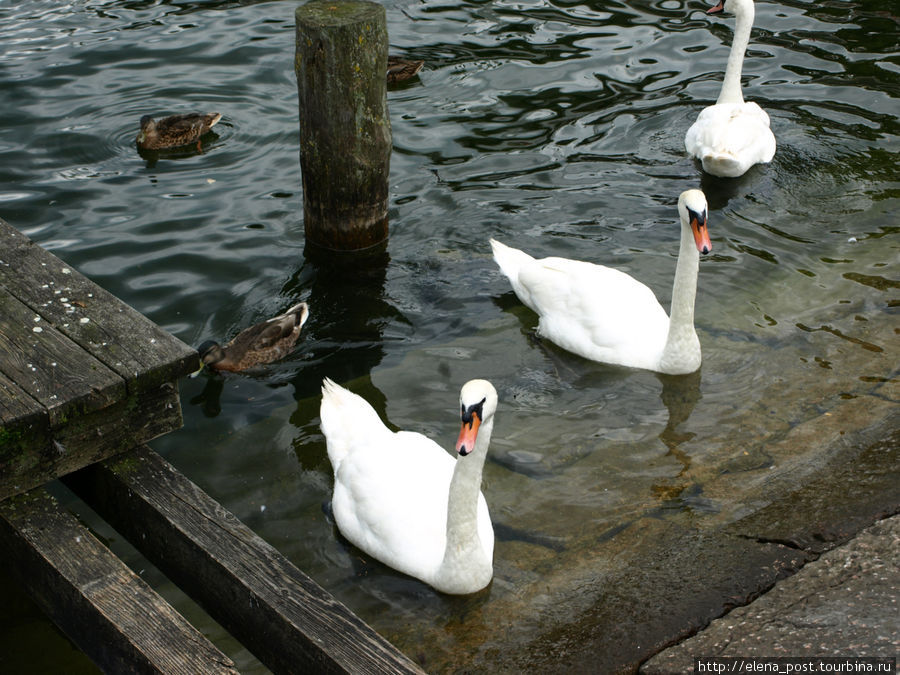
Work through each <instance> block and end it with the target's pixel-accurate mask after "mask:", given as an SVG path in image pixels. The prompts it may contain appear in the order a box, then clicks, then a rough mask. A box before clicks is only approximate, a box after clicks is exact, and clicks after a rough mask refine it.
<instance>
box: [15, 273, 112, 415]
mask: <svg viewBox="0 0 900 675" xmlns="http://www.w3.org/2000/svg"><path fill="white" fill-rule="evenodd" d="M35 319H38V320H37V321H36V320H35ZM40 319H41V317H40V316H39V315H36V314H35V313H34V312H32V311H31V309H29V308H28V307H27V306H25V305H23V304H22V303H21V302H19V301H18V300H17V299H16V298H14V297H13V296H12V295H10V294H9V293H7V292H6V291H5V290H3V289H2V288H0V354H2V358H0V372H2V373H3V374H4V375H6V376H7V377H9V378H10V379H11V380H13V381H15V383H16V384H17V385H18V386H19V387H20V388H21V389H23V390H24V391H25V392H27V393H28V394H29V395H30V396H31V397H32V398H33V399H34V400H36V401H37V402H38V403H40V404H41V405H42V406H43V407H44V408H45V409H46V410H47V414H48V416H49V418H50V425H51V426H52V427H56V426H59V425H60V424H61V423H63V422H64V421H65V420H66V419H67V418H69V417H72V416H75V415H81V414H84V413H88V412H93V411H94V410H99V409H101V408H105V407H106V406H108V405H110V404H111V403H113V402H114V401H117V400H119V399H121V398H124V397H125V382H124V380H123V379H122V378H121V377H119V376H118V375H117V374H116V373H114V372H113V371H111V370H110V369H109V368H107V367H106V366H104V365H103V364H102V363H101V362H100V361H98V360H97V359H95V358H93V357H92V356H91V355H90V354H88V353H86V352H85V351H84V350H83V349H81V347H79V346H78V345H77V344H75V343H74V342H72V341H71V340H70V339H69V338H68V337H66V336H65V335H63V334H62V333H60V332H59V331H57V330H56V329H55V328H54V327H53V326H52V325H51V324H50V323H49V322H47V321H43V320H40ZM0 422H2V423H3V424H4V425H6V424H9V423H10V422H11V420H7V419H0Z"/></svg>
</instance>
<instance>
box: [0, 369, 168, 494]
mask: <svg viewBox="0 0 900 675" xmlns="http://www.w3.org/2000/svg"><path fill="white" fill-rule="evenodd" d="M181 424H182V419H181V405H180V403H179V400H178V388H177V386H176V385H175V384H170V383H166V384H164V385H162V386H160V387H157V388H156V389H155V390H153V391H147V392H144V393H143V394H142V395H141V396H129V397H128V398H126V399H123V400H121V401H118V402H117V403H114V404H113V405H111V406H109V407H108V408H104V409H103V410H99V411H97V412H94V413H91V414H88V415H83V416H78V417H74V418H72V419H71V420H69V421H68V423H67V424H66V425H65V426H63V427H61V428H59V429H55V430H52V431H51V430H48V429H47V428H46V427H43V426H40V424H35V425H34V426H32V427H30V428H28V427H23V426H19V427H17V429H16V430H9V431H7V430H6V428H5V427H0V436H3V434H6V438H5V439H3V438H0V500H2V499H5V498H6V497H9V496H12V495H15V494H19V493H21V492H25V491H26V490H29V489H31V488H32V487H35V486H38V485H43V484H44V483H46V482H48V481H50V480H53V479H54V478H57V477H59V476H64V475H65V474H67V473H70V472H72V471H76V470H77V469H80V468H82V467H83V466H86V465H88V464H92V463H94V462H97V461H100V460H101V459H105V458H107V457H110V456H112V455H116V454H118V453H120V452H123V451H124V450H126V449H128V448H130V447H134V446H135V445H137V444H139V443H142V442H144V441H149V440H151V439H153V438H156V437H157V436H161V435H162V434H166V433H168V432H169V431H171V430H172V429H177V428H179V427H180V426H181Z"/></svg>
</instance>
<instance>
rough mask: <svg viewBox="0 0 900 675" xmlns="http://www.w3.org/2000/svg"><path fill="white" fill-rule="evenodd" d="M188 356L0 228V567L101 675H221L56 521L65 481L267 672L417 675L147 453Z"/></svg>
mask: <svg viewBox="0 0 900 675" xmlns="http://www.w3.org/2000/svg"><path fill="white" fill-rule="evenodd" d="M198 365H199V364H198V358H197V353H196V351H194V350H193V349H191V348H190V347H188V346H187V345H185V344H184V343H182V342H181V341H179V340H178V339H177V338H175V337H174V336H172V335H170V334H168V333H166V332H165V331H164V330H162V329H161V328H159V327H158V326H156V325H155V324H153V323H152V322H151V321H150V320H149V319H147V318H146V317H144V316H143V315H141V314H140V313H138V312H137V311H135V310H134V309H132V308H131V307H129V306H128V305H126V304H124V303H123V302H121V301H120V300H118V299H117V298H116V297H114V296H113V295H111V294H109V293H107V292H106V291H104V290H103V289H102V288H100V287H99V286H97V285H96V284H94V283H93V282H91V281H90V280H89V279H87V278H86V277H84V276H83V275H81V274H80V273H78V272H77V271H76V270H74V269H72V268H71V267H70V266H68V265H66V264H65V263H64V262H63V261H61V260H59V259H58V258H57V257H56V256H54V255H52V254H51V253H49V252H48V251H45V250H44V249H42V248H41V247H40V246H38V245H36V244H34V243H33V242H32V241H31V240H30V239H28V238H27V237H25V236H24V235H22V234H21V233H19V232H18V231H17V230H15V229H14V228H12V227H10V226H9V225H8V224H7V223H5V222H3V221H2V220H0V550H3V551H4V558H5V559H6V560H7V562H8V565H7V568H8V569H9V570H10V571H11V573H12V574H13V575H14V576H15V577H16V578H17V579H19V580H20V581H21V582H22V584H23V586H24V587H25V588H27V589H28V591H29V593H30V594H31V596H32V597H33V599H34V600H35V601H36V602H37V603H38V605H39V606H40V607H41V608H42V609H43V611H44V612H46V614H47V615H48V616H49V617H50V618H51V619H52V620H53V621H54V622H55V623H56V624H57V625H58V626H59V627H60V628H61V629H62V630H63V631H64V632H65V633H66V634H67V635H68V636H69V637H70V638H71V639H72V641H73V642H75V643H76V644H77V645H78V646H79V648H81V649H82V650H83V651H84V652H85V653H86V654H87V655H88V656H89V657H90V658H91V659H92V660H94V662H95V663H97V664H98V665H99V666H100V667H101V668H102V669H104V670H106V671H112V672H138V673H144V672H147V673H234V672H236V669H235V667H234V664H233V662H232V661H231V660H230V659H229V658H228V657H227V656H225V655H224V654H223V653H222V652H221V651H220V650H219V649H218V648H217V647H215V645H213V644H212V643H210V642H209V641H208V640H207V639H206V638H205V637H203V635H201V634H200V633H199V631H197V630H196V629H195V628H194V627H193V626H191V625H190V624H189V623H188V622H187V621H186V620H185V619H184V618H183V617H182V616H181V615H179V614H178V613H177V612H176V611H175V610H174V609H173V608H172V607H171V606H169V605H168V604H167V603H166V602H165V600H163V599H162V598H161V597H160V596H159V595H158V594H157V593H156V592H155V591H154V590H153V589H152V588H150V587H149V586H148V585H147V584H146V583H145V582H144V581H143V580H142V579H141V578H140V577H138V576H137V575H136V574H135V573H134V572H132V571H131V570H130V569H129V568H128V567H127V566H126V565H125V564H124V563H123V562H122V561H120V560H119V559H118V558H116V557H115V556H114V555H113V554H112V553H111V552H110V551H109V549H107V548H106V547H105V546H104V545H103V544H102V543H100V542H99V541H98V540H97V539H96V538H95V537H94V536H93V535H92V534H91V533H90V532H89V531H88V530H87V529H86V528H85V527H84V526H82V525H81V524H79V523H78V522H77V520H76V519H75V518H74V517H73V516H71V515H70V514H68V513H66V512H65V511H63V510H62V509H60V508H59V506H58V504H57V503H56V502H55V500H54V499H53V498H52V497H50V496H49V495H48V494H47V492H46V491H45V490H44V488H43V485H45V484H46V483H47V482H49V481H51V480H54V479H56V478H62V480H63V481H64V482H65V483H66V484H67V485H68V486H69V487H70V488H71V489H72V490H73V491H74V492H75V493H76V494H77V495H78V496H79V497H80V498H81V499H82V500H84V502H85V503H87V504H88V505H89V506H90V507H91V508H92V509H94V510H95V511H96V512H97V513H98V514H99V515H100V516H101V517H102V518H104V519H105V520H107V522H109V523H110V525H112V527H114V528H115V529H116V530H117V531H118V532H119V533H120V534H122V535H123V536H124V537H125V538H127V539H128V540H129V541H130V542H131V543H132V544H133V545H134V546H135V547H136V548H137V549H138V550H140V551H141V552H142V553H143V554H144V555H145V556H146V557H147V558H148V559H149V560H150V561H152V562H153V563H154V564H155V565H157V567H159V569H160V570H162V571H163V572H164V573H165V574H166V575H167V576H168V577H169V578H170V579H171V580H172V581H173V582H174V583H176V584H177V585H178V586H180V587H181V588H182V590H183V591H184V592H185V593H187V594H188V595H190V596H191V597H192V598H193V599H194V600H195V601H196V602H197V603H198V604H199V605H201V606H202V607H203V608H204V609H205V610H206V611H207V612H208V613H209V614H210V615H211V616H212V617H213V618H214V619H216V620H217V621H218V622H219V623H220V624H221V625H222V626H223V627H225V628H226V629H227V630H228V631H229V632H231V633H232V635H234V636H235V637H236V638H237V639H238V640H240V641H241V642H242V643H243V644H244V645H245V646H246V647H247V648H248V649H249V650H250V651H251V652H253V653H254V654H255V655H256V656H257V657H258V658H259V659H260V661H262V662H263V663H264V664H265V665H266V666H267V667H268V668H270V669H271V670H272V671H273V672H276V673H292V672H323V673H350V672H366V673H419V672H421V670H420V669H419V668H418V667H417V666H416V665H415V664H414V663H413V662H412V661H410V660H409V659H408V658H407V657H406V656H404V655H403V654H402V653H401V652H399V651H398V650H397V649H396V648H394V647H393V646H392V645H391V644H390V643H389V642H388V641H386V640H385V639H384V638H382V637H381V636H379V635H378V634H377V633H376V632H375V631H374V630H372V629H371V628H370V627H369V626H368V625H366V624H365V623H364V622H363V621H362V620H360V619H359V618H358V617H356V616H355V615H354V614H353V613H352V612H350V611H349V610H348V609H347V608H346V607H344V606H343V605H342V604H340V603H339V602H338V601H337V600H335V599H334V598H332V597H331V596H330V595H329V594H328V593H327V592H325V591H324V590H323V589H322V588H321V587H319V586H318V585H317V584H316V583H315V582H314V581H313V580H312V579H310V578H309V577H307V576H306V575H305V574H303V572H301V571H300V570H299V569H297V568H296V567H295V566H294V565H293V564H292V563H291V562H290V561H288V560H287V559H286V558H285V557H284V556H282V555H281V554H280V553H278V551H276V550H275V549H274V548H272V547H271V546H270V545H268V544H267V543H266V542H264V541H263V540H262V539H261V538H260V537H258V536H257V535H255V534H254V533H253V532H252V531H251V530H250V529H249V528H247V527H246V526H245V525H244V524H243V523H241V522H240V521H239V520H238V519H237V518H235V517H234V516H233V515H232V514H231V513H229V512H227V511H226V510H225V509H224V508H223V507H222V506H221V505H220V504H218V503H217V502H216V501H215V500H213V499H212V498H211V497H210V496H209V495H207V494H205V493H204V492H203V491H202V490H200V488H198V487H197V486H196V485H194V484H193V483H192V482H191V481H189V480H188V479H187V478H185V477H184V476H183V475H181V474H180V473H179V472H178V471H177V470H176V469H175V468H174V467H172V466H171V465H169V464H168V463H167V462H166V461H165V460H164V459H162V458H161V457H160V456H159V455H157V454H156V453H154V452H153V451H152V450H151V449H150V448H148V447H147V446H146V445H145V443H146V442H147V441H149V440H151V439H153V438H156V437H157V436H159V435H161V434H165V433H168V432H170V431H173V430H175V429H177V428H179V427H180V426H181V424H182V419H181V405H180V402H179V398H178V386H177V381H178V378H180V377H183V376H185V375H186V374H188V373H190V372H191V371H193V370H195V369H196V368H197V367H198Z"/></svg>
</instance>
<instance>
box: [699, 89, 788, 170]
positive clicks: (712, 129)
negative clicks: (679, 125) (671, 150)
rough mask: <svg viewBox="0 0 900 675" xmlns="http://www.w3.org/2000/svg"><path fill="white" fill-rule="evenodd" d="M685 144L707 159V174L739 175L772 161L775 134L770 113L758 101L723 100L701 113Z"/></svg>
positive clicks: (704, 160) (705, 164) (701, 158)
mask: <svg viewBox="0 0 900 675" xmlns="http://www.w3.org/2000/svg"><path fill="white" fill-rule="evenodd" d="M684 147H685V149H686V150H687V152H688V153H689V154H690V155H691V156H693V157H696V158H698V159H700V160H701V161H702V162H703V168H704V170H705V171H706V172H707V173H711V174H713V175H714V176H724V177H735V176H740V175H743V174H744V173H746V171H747V169H749V168H750V167H751V166H753V165H754V164H759V163H767V162H771V161H772V157H774V155H775V135H774V134H773V133H772V130H771V129H770V128H769V116H768V114H766V111H765V110H763V109H762V108H760V107H759V105H757V104H756V103H753V102H745V103H722V104H717V105H711V106H708V107H707V108H704V109H703V110H702V111H701V112H700V115H699V116H698V117H697V121H696V122H694V124H693V125H692V126H691V128H690V129H688V132H687V134H686V135H685V137H684Z"/></svg>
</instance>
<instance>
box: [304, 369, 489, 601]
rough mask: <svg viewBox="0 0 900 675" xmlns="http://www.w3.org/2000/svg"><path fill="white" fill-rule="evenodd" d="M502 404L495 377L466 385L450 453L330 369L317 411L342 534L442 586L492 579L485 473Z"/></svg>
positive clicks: (469, 586) (468, 588)
mask: <svg viewBox="0 0 900 675" xmlns="http://www.w3.org/2000/svg"><path fill="white" fill-rule="evenodd" d="M496 409H497V392H496V390H495V389H494V387H493V386H492V385H491V383H490V382H488V381H486V380H471V381H469V382H467V383H466V384H465V385H464V386H463V388H462V390H461V392H460V415H461V421H462V429H461V431H460V434H459V439H458V440H457V443H456V451H457V455H458V457H457V458H456V459H454V458H452V457H451V456H450V455H448V454H447V453H446V452H445V451H444V450H443V449H442V448H441V447H440V446H439V445H438V444H437V443H435V442H434V441H432V440H430V439H428V438H426V437H425V436H423V435H422V434H419V433H415V432H410V431H398V432H393V431H391V430H390V429H388V428H387V427H386V426H385V425H384V424H383V423H382V422H381V419H379V417H378V414H377V413H376V412H375V410H374V409H373V408H372V406H370V405H369V404H368V403H367V402H366V401H365V400H364V399H363V398H362V397H360V396H357V395H356V394H354V393H352V392H350V391H348V390H347V389H344V388H343V387H341V386H340V385H338V384H336V383H334V382H332V381H331V380H329V379H328V378H325V380H324V382H323V384H322V406H321V410H320V417H321V426H322V432H323V433H324V434H325V440H326V444H327V447H328V458H329V459H330V460H331V465H332V467H333V468H334V494H333V497H332V510H333V513H334V519H335V522H336V523H337V526H338V529H339V530H340V532H341V534H342V535H344V537H346V538H347V539H348V540H349V541H350V542H351V543H353V544H354V545H355V546H357V547H358V548H360V549H362V550H363V551H365V552H366V553H368V554H369V555H371V556H372V557H373V558H376V559H378V560H380V561H381V562H383V563H384V564H386V565H388V566H390V567H393V568H394V569H396V570H399V571H400V572H403V573H404V574H408V575H410V576H412V577H416V578H417V579H420V580H422V581H424V582H425V583H427V584H429V585H430V586H432V587H434V588H435V589H436V590H438V591H441V592H443V593H451V594H465V593H474V592H476V591H479V590H481V589H482V588H484V587H485V586H487V585H488V584H489V583H490V581H491V577H492V576H493V553H494V530H493V526H492V525H491V518H490V514H489V513H488V508H487V502H485V499H484V495H483V494H482V493H481V474H482V469H483V467H484V460H485V457H486V456H487V450H488V445H489V444H490V439H491V432H492V430H493V427H494V412H495V411H496Z"/></svg>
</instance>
